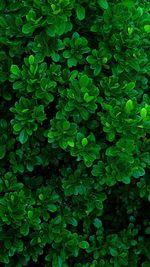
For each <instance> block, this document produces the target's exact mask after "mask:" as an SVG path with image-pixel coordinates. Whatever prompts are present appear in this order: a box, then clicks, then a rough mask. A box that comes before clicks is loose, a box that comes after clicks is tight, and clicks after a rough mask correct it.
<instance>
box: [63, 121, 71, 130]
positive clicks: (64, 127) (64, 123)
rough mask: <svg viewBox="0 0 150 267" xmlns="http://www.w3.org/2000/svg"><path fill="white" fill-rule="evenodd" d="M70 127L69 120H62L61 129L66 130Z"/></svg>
mask: <svg viewBox="0 0 150 267" xmlns="http://www.w3.org/2000/svg"><path fill="white" fill-rule="evenodd" d="M69 128H70V122H69V121H64V122H63V129H64V130H68V129H69Z"/></svg>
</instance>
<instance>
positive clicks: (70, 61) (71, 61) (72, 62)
mask: <svg viewBox="0 0 150 267" xmlns="http://www.w3.org/2000/svg"><path fill="white" fill-rule="evenodd" d="M67 64H68V67H69V68H71V67H73V66H76V65H77V60H76V59H75V58H73V57H72V58H69V59H68V60H67Z"/></svg>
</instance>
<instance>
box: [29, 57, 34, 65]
mask: <svg viewBox="0 0 150 267" xmlns="http://www.w3.org/2000/svg"><path fill="white" fill-rule="evenodd" d="M33 63H34V56H33V55H30V56H29V64H30V65H32V64H33Z"/></svg>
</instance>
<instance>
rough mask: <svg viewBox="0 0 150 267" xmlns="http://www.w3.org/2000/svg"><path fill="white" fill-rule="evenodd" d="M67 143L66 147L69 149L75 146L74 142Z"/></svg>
mask: <svg viewBox="0 0 150 267" xmlns="http://www.w3.org/2000/svg"><path fill="white" fill-rule="evenodd" d="M67 143H68V145H69V146H70V147H74V145H75V144H74V141H68V142H67Z"/></svg>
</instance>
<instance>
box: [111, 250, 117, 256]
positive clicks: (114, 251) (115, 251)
mask: <svg viewBox="0 0 150 267" xmlns="http://www.w3.org/2000/svg"><path fill="white" fill-rule="evenodd" d="M110 254H111V256H113V257H117V256H118V252H117V250H116V249H115V248H110Z"/></svg>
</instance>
